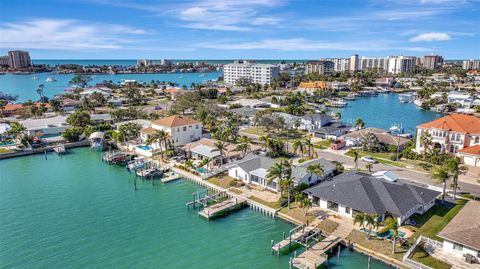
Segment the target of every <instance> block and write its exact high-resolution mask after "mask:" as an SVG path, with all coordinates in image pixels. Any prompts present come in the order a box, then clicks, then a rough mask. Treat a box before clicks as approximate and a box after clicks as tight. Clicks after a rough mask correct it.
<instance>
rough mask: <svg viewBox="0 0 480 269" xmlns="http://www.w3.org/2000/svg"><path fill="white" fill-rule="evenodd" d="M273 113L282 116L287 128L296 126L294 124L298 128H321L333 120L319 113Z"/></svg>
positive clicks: (310, 129) (307, 129) (308, 129)
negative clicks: (302, 114) (301, 114)
mask: <svg viewBox="0 0 480 269" xmlns="http://www.w3.org/2000/svg"><path fill="white" fill-rule="evenodd" d="M273 115H274V116H278V117H281V118H283V120H284V121H285V125H286V126H288V128H296V126H295V125H296V124H298V129H301V130H306V131H312V130H314V129H318V128H321V127H323V126H325V125H327V124H329V123H331V122H332V121H333V118H332V117H331V116H329V115H326V114H319V113H316V114H307V115H304V116H295V115H292V114H288V113H284V112H274V113H273Z"/></svg>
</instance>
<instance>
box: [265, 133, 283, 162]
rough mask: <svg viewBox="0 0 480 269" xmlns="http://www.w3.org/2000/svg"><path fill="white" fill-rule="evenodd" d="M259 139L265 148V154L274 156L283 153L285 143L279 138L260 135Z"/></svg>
mask: <svg viewBox="0 0 480 269" xmlns="http://www.w3.org/2000/svg"><path fill="white" fill-rule="evenodd" d="M259 140H260V142H262V143H263V146H264V149H265V150H267V156H269V157H272V158H275V157H278V156H280V155H282V154H284V153H285V144H284V142H283V141H282V140H281V139H279V138H273V137H271V136H270V135H265V136H261V137H260V138H259Z"/></svg>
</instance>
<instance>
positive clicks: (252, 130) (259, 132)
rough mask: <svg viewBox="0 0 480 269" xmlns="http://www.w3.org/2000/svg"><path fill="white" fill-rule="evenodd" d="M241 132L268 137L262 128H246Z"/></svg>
mask: <svg viewBox="0 0 480 269" xmlns="http://www.w3.org/2000/svg"><path fill="white" fill-rule="evenodd" d="M240 132H244V133H248V134H253V135H258V136H265V135H267V131H266V130H265V129H264V128H262V127H259V128H255V127H254V128H245V129H241V130H240Z"/></svg>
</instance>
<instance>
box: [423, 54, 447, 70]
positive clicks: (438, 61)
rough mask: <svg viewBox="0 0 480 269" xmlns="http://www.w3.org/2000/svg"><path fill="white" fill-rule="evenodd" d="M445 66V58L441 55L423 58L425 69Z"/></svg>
mask: <svg viewBox="0 0 480 269" xmlns="http://www.w3.org/2000/svg"><path fill="white" fill-rule="evenodd" d="M442 64H443V57H442V56H439V55H427V56H424V57H423V68H425V69H431V70H434V69H437V68H439V67H441V66H442Z"/></svg>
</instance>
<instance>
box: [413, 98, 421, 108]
mask: <svg viewBox="0 0 480 269" xmlns="http://www.w3.org/2000/svg"><path fill="white" fill-rule="evenodd" d="M413 103H414V104H415V105H416V106H419V107H421V106H422V104H423V101H422V100H420V99H416V100H414V101H413Z"/></svg>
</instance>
